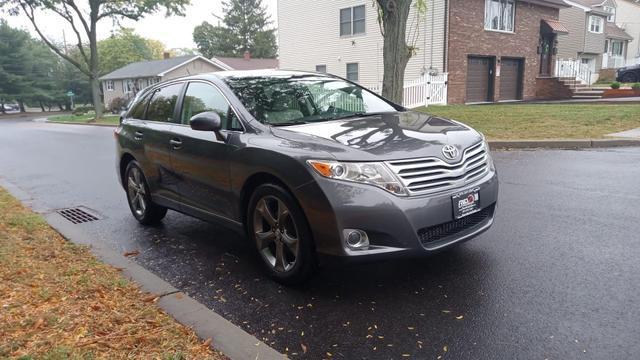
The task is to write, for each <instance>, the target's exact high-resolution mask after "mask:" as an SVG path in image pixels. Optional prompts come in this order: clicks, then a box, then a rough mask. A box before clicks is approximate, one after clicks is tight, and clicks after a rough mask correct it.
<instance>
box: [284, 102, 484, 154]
mask: <svg viewBox="0 0 640 360" xmlns="http://www.w3.org/2000/svg"><path fill="white" fill-rule="evenodd" d="M272 132H273V134H274V135H275V136H277V137H280V138H283V139H286V140H288V141H287V143H288V144H291V143H296V144H298V145H297V146H296V148H298V149H299V146H303V147H309V148H313V149H314V150H315V151H325V152H327V153H329V154H331V155H333V156H334V157H335V158H336V159H337V160H342V161H381V160H385V161H387V160H399V159H410V158H420V157H433V156H435V157H439V158H441V159H443V160H446V161H453V162H456V161H459V160H460V156H461V155H459V156H458V158H457V159H453V160H449V159H445V158H444V156H443V153H442V148H443V147H444V146H445V145H453V146H455V147H457V148H458V150H459V154H462V153H463V151H464V149H466V148H468V147H469V146H471V145H474V144H477V143H478V142H479V141H481V139H482V136H481V135H480V134H479V133H478V132H477V131H475V130H473V129H471V128H469V127H467V126H465V125H463V124H460V123H458V122H456V121H453V120H449V119H444V118H441V117H436V116H431V115H429V114H425V113H420V112H412V111H407V112H398V113H387V114H377V115H369V116H365V117H360V118H350V119H345V120H333V121H326V122H320V123H311V124H304V125H295V126H287V127H273V128H272ZM312 144H313V145H312Z"/></svg>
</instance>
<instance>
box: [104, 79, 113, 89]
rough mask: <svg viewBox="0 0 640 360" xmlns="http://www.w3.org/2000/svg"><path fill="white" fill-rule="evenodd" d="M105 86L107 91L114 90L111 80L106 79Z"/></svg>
mask: <svg viewBox="0 0 640 360" xmlns="http://www.w3.org/2000/svg"><path fill="white" fill-rule="evenodd" d="M105 87H106V88H107V91H113V90H114V86H113V80H107V83H106V84H105Z"/></svg>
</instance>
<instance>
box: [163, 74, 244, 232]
mask: <svg viewBox="0 0 640 360" xmlns="http://www.w3.org/2000/svg"><path fill="white" fill-rule="evenodd" d="M205 111H213V112H216V113H218V115H220V119H221V120H222V125H223V129H224V130H223V131H224V132H225V133H226V134H227V139H224V140H222V139H217V138H216V134H215V133H213V132H210V131H196V130H193V129H191V127H190V126H189V120H190V119H191V118H192V117H193V116H194V115H197V114H199V113H202V112H205ZM180 119H181V122H182V125H178V126H176V127H175V129H174V133H175V136H174V138H173V141H174V144H177V145H175V146H174V148H173V150H172V162H173V164H174V166H175V168H176V172H177V173H178V174H180V178H181V179H180V183H179V185H178V191H179V193H180V196H181V200H182V204H183V206H185V207H186V209H185V211H186V212H193V211H197V212H199V213H201V214H202V213H204V214H206V215H207V216H208V217H210V218H212V219H213V220H215V219H216V218H219V217H222V218H227V219H232V218H233V216H234V215H233V214H234V213H235V212H234V209H236V207H237V204H235V203H234V201H233V199H232V196H231V183H230V167H229V164H230V162H229V156H230V153H231V151H233V149H234V146H233V145H230V144H229V143H230V142H231V140H233V136H236V135H237V133H234V131H233V130H241V129H242V127H241V125H240V124H239V122H238V121H237V117H236V115H235V113H234V112H233V110H232V109H231V107H230V105H229V103H228V102H227V99H226V98H225V97H224V95H222V93H221V92H220V90H219V89H218V88H217V87H215V86H214V85H212V84H210V83H207V82H199V81H198V82H191V83H189V84H188V85H187V89H186V92H185V95H184V100H183V103H182V106H181V115H180Z"/></svg>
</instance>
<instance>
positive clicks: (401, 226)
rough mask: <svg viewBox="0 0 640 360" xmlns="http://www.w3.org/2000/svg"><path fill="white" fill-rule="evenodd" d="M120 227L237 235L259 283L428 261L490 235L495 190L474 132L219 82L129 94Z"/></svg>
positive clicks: (268, 76) (237, 81) (295, 86)
mask: <svg viewBox="0 0 640 360" xmlns="http://www.w3.org/2000/svg"><path fill="white" fill-rule="evenodd" d="M115 135H116V138H117V144H118V146H117V151H118V153H117V160H118V165H117V170H118V174H119V178H120V180H121V182H122V185H123V187H124V189H125V190H126V194H127V198H128V201H129V206H130V208H131V212H132V213H133V216H134V217H135V218H136V219H137V220H138V221H139V222H140V223H142V224H145V225H147V224H153V223H157V222H159V221H160V220H161V219H162V218H163V217H164V216H165V214H166V213H167V209H172V210H176V211H179V212H181V213H185V214H188V215H191V216H194V217H197V218H200V219H203V220H206V221H213V222H217V223H222V224H224V225H227V226H229V227H231V228H233V229H236V230H238V231H239V232H242V233H246V234H247V235H248V237H249V238H250V239H251V241H252V242H253V243H254V244H255V247H256V249H257V252H258V253H259V255H260V258H261V259H262V261H263V262H264V265H265V268H266V269H267V271H268V273H269V274H270V275H271V276H272V277H273V278H275V279H276V280H277V281H280V282H282V283H286V284H293V283H299V282H302V281H304V280H305V279H307V278H308V277H309V276H310V275H311V274H312V272H313V270H314V269H315V267H316V265H317V264H318V262H319V261H320V260H322V261H324V260H328V259H377V258H389V257H393V256H400V255H402V256H409V255H420V254H428V253H431V252H434V251H437V250H440V249H443V248H446V247H448V246H451V245H453V244H456V243H460V242H462V241H465V240H468V239H470V238H472V237H474V236H476V235H478V234H480V233H482V232H483V231H485V230H487V229H488V228H489V227H490V226H491V224H492V223H493V216H494V211H495V207H496V202H497V197H498V178H497V174H496V170H495V168H494V165H493V161H492V159H491V155H490V154H489V147H488V146H487V143H486V141H485V140H484V138H483V136H482V135H481V134H480V133H478V132H477V131H475V130H473V129H471V128H469V127H467V126H465V125H463V124H461V123H458V122H455V121H452V120H447V119H443V118H440V117H435V116H430V115H428V114H424V113H419V112H413V111H409V110H407V109H405V108H403V107H401V106H398V105H396V104H393V103H392V102H390V101H387V100H385V99H384V98H382V97H380V96H378V95H376V94H375V93H373V92H370V91H368V90H367V89H365V88H362V87H360V86H358V85H357V84H354V83H352V82H349V81H347V80H344V79H341V78H339V77H335V76H331V75H325V74H317V73H308V72H294V71H259V72H253V71H250V72H220V73H212V74H206V75H198V76H191V77H186V78H181V79H177V80H171V81H168V82H164V83H160V84H156V85H154V86H151V87H149V88H147V89H145V90H144V91H142V92H141V93H140V94H138V96H137V97H136V98H135V100H134V101H133V102H132V103H131V105H130V106H129V109H128V110H127V111H126V112H125V113H124V114H123V115H122V118H121V124H120V126H119V127H118V128H117V129H116V131H115Z"/></svg>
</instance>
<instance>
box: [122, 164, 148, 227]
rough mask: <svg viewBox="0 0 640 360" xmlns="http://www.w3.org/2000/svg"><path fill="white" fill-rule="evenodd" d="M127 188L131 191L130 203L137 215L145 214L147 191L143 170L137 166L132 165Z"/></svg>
mask: <svg viewBox="0 0 640 360" xmlns="http://www.w3.org/2000/svg"><path fill="white" fill-rule="evenodd" d="M127 190H128V192H129V204H130V205H131V209H133V211H134V212H135V214H136V215H137V216H140V217H142V216H144V214H145V212H146V211H147V200H146V198H145V195H146V192H145V187H144V178H143V176H142V172H141V171H140V169H138V168H137V167H132V168H131V171H129V176H128V178H127Z"/></svg>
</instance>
